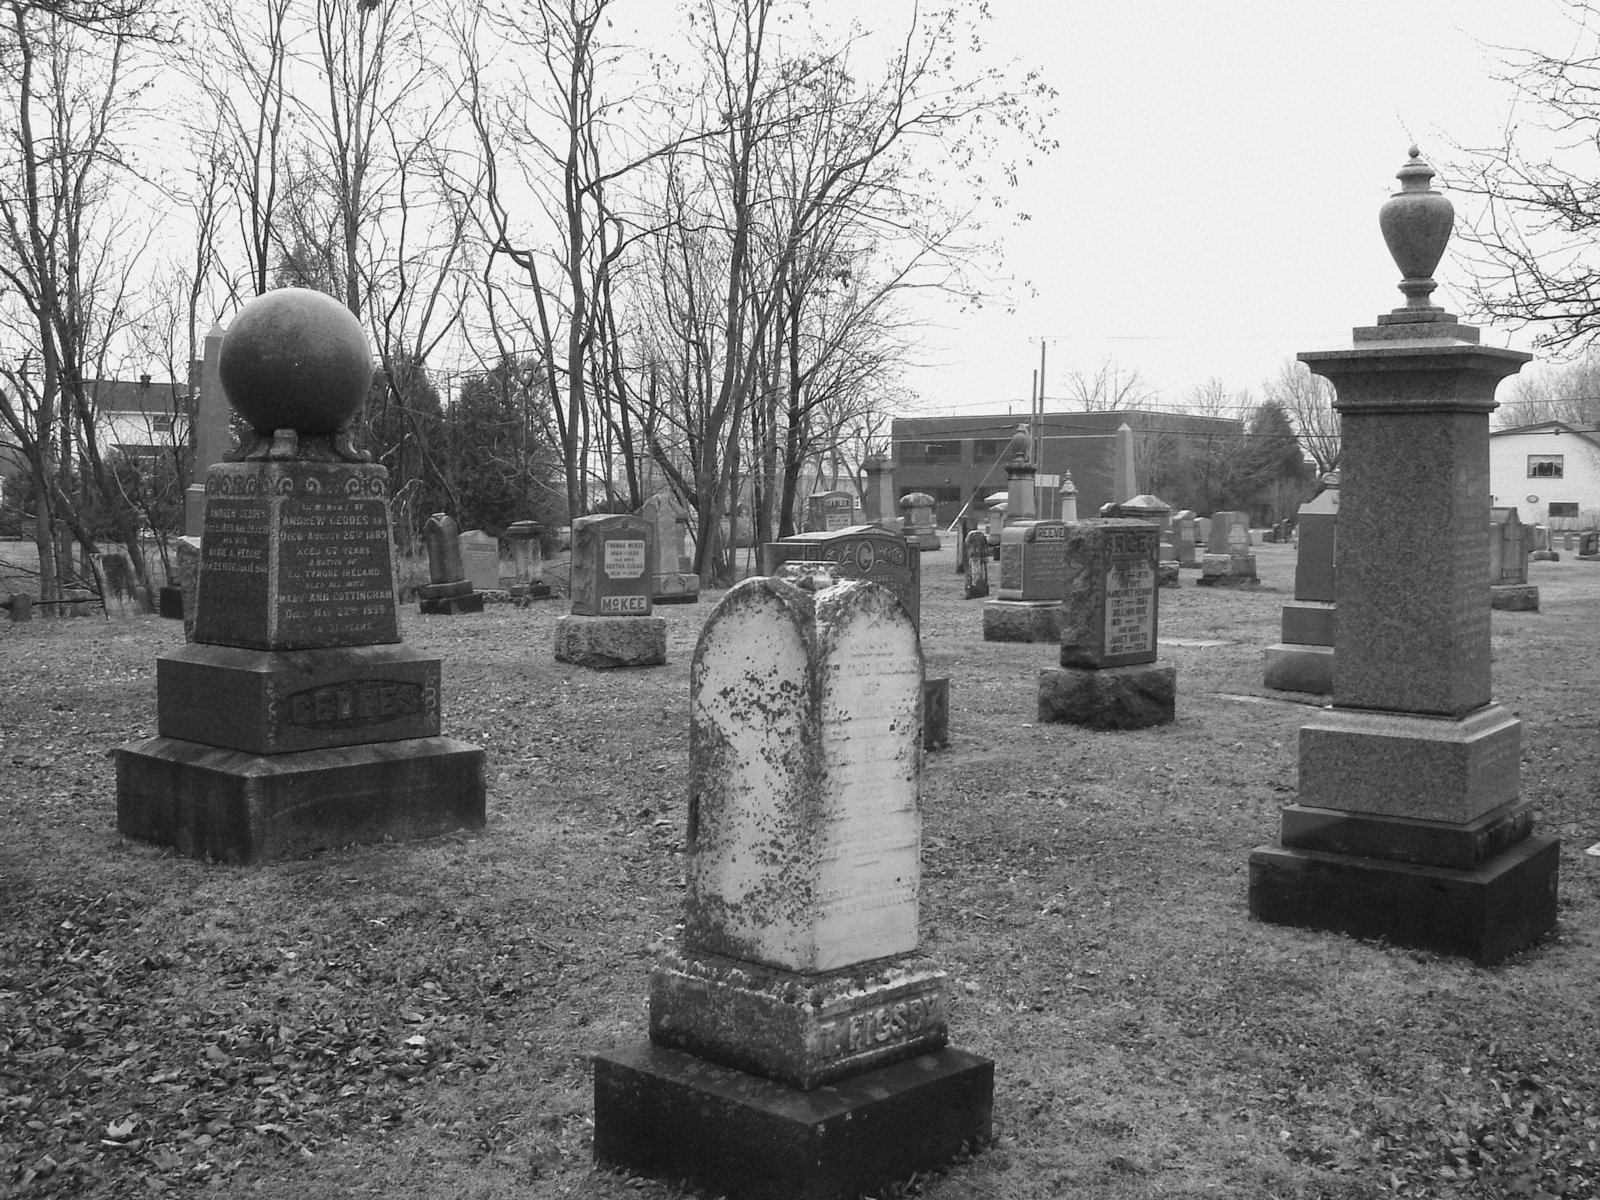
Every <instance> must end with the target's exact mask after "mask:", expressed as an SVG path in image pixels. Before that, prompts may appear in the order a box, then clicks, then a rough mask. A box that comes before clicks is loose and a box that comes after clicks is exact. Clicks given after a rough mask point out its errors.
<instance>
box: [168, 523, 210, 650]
mask: <svg viewBox="0 0 1600 1200" xmlns="http://www.w3.org/2000/svg"><path fill="white" fill-rule="evenodd" d="M202 519H203V518H202ZM173 563H174V565H175V566H176V568H177V573H178V587H179V588H180V589H181V590H182V592H183V639H184V641H186V642H192V641H194V619H195V615H196V613H198V612H199V606H200V539H199V538H197V537H187V536H185V537H181V538H177V539H175V541H174V543H173Z"/></svg>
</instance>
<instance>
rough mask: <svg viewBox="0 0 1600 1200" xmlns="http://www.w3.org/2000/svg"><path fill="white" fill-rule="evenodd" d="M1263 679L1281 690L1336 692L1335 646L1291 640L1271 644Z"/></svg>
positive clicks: (1330, 693) (1319, 693)
mask: <svg viewBox="0 0 1600 1200" xmlns="http://www.w3.org/2000/svg"><path fill="white" fill-rule="evenodd" d="M1265 658H1266V663H1265V670H1264V672H1263V676H1264V678H1263V682H1264V683H1265V684H1266V685H1267V686H1268V687H1269V688H1277V689H1278V690H1279V691H1280V692H1306V693H1309V694H1310V695H1313V696H1328V695H1332V694H1333V647H1332V646H1295V645H1290V644H1289V643H1287V642H1279V643H1278V644H1277V645H1274V646H1268V647H1267V649H1266V655H1265Z"/></svg>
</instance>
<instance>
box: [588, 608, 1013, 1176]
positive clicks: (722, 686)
mask: <svg viewBox="0 0 1600 1200" xmlns="http://www.w3.org/2000/svg"><path fill="white" fill-rule="evenodd" d="M921 685H922V654H921V650H920V647H919V644H918V637H917V632H916V628H915V627H914V625H913V624H912V622H911V621H910V619H909V615H908V614H907V612H906V611H905V608H904V607H903V606H902V605H901V604H899V603H898V602H896V600H895V599H894V598H893V597H892V596H891V595H890V594H889V593H888V592H887V591H886V590H884V589H882V588H880V587H877V586H875V585H873V584H870V583H867V582H865V581H861V580H846V581H838V582H833V583H831V585H830V586H826V587H824V588H822V590H819V591H817V592H815V593H812V592H808V591H805V590H802V589H800V588H797V587H795V586H793V585H791V584H789V583H787V582H784V581H783V580H780V579H774V578H757V579H749V580H746V581H744V582H743V583H740V584H737V585H736V586H735V587H733V588H732V589H730V590H729V592H728V593H727V595H726V596H724V597H723V599H722V601H721V602H720V603H719V604H718V605H717V607H716V609H715V610H714V611H713V613H712V614H711V617H710V619H709V620H708V621H707V622H706V625H705V629H704V630H703V631H702V633H701V636H700V640H699V644H698V646H697V647H696V649H695V655H694V662H693V666H692V667H691V671H690V717H689V731H690V732H689V739H690V750H689V775H690V780H689V788H690V795H689V813H690V815H689V827H688V837H687V854H688V863H687V869H686V872H685V875H686V883H687V887H686V896H685V900H684V922H683V927H682V933H681V934H680V940H679V943H678V944H677V945H676V946H675V947H673V948H671V949H669V950H667V951H665V952H664V953H663V954H662V955H661V957H660V959H659V961H658V964H657V966H656V968H655V969H654V971H653V972H652V974H651V980H650V1043H649V1044H648V1045H645V1046H640V1047H638V1048H634V1049H630V1050H625V1051H622V1052H618V1053H613V1054H600V1055H597V1056H596V1058H595V1060H594V1067H595V1070H594V1087H595V1102H594V1153H595V1158H596V1160H597V1161H599V1162H602V1163H607V1164H612V1165H617V1166H623V1167H627V1168H630V1169H632V1170H635V1171H640V1172H643V1173H647V1174H652V1175H666V1176H670V1177H673V1178H679V1179H688V1180H690V1181H692V1182H693V1183H694V1184H695V1185H696V1186H697V1187H698V1188H701V1189H704V1190H706V1191H707V1192H714V1193H718V1194H724V1193H725V1194H729V1195H734V1196H754V1195H761V1196H797V1197H799V1196H804V1197H853V1196H856V1195H858V1194H859V1193H861V1192H863V1191H869V1192H874V1193H875V1192H877V1191H878V1190H880V1189H881V1188H883V1187H884V1186H887V1185H888V1184H891V1183H893V1182H895V1181H898V1180H901V1179H904V1178H907V1177H908V1176H909V1175H910V1174H911V1173H913V1172H915V1171H917V1170H922V1169H926V1168H928V1167H932V1166H936V1165H938V1164H940V1163H943V1162H946V1161H948V1160H950V1159H951V1158H953V1157H954V1156H955V1155H956V1154H958V1153H959V1152H960V1151H961V1150H962V1148H963V1146H964V1145H965V1146H967V1147H969V1148H970V1147H974V1146H979V1145H981V1144H982V1143H983V1140H984V1138H986V1137H987V1135H988V1132H989V1128H990V1113H991V1109H992V1102H993V1064H992V1063H991V1062H989V1061H988V1060H986V1059H981V1058H978V1057H976V1056H973V1055H971V1054H967V1053H965V1052H963V1051H960V1050H955V1049H952V1048H950V1047H949V1046H948V1045H947V1041H948V1026H947V1017H946V1013H947V1006H946V1000H945V983H946V980H945V976H944V973H943V972H941V971H939V970H937V969H936V968H935V966H934V965H933V964H932V963H931V962H929V961H928V960H927V959H926V958H924V957H922V956H919V955H918V954H917V937H918V929H917V921H918V893H919V890H920V875H921V868H920V845H919V844H920V839H921V797H920V783H921V753H920V748H919V746H918V744H917V738H916V732H915V731H916V726H917V722H916V715H917V710H918V706H919V704H920V703H921V697H922V686H921Z"/></svg>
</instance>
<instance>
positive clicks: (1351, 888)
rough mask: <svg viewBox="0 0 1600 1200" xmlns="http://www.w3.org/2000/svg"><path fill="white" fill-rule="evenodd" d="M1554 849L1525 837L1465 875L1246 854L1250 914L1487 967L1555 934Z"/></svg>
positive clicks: (1323, 856) (1412, 866)
mask: <svg viewBox="0 0 1600 1200" xmlns="http://www.w3.org/2000/svg"><path fill="white" fill-rule="evenodd" d="M1560 847H1561V844H1560V842H1559V841H1558V840H1557V839H1556V838H1553V837H1546V836H1533V837H1528V838H1525V839H1523V840H1522V841H1521V842H1519V843H1518V844H1517V845H1515V846H1513V847H1512V848H1511V849H1509V850H1506V851H1504V852H1502V853H1501V854H1499V855H1496V856H1495V857H1494V858H1491V859H1489V860H1488V861H1487V862H1484V863H1483V864H1481V865H1480V866H1478V867H1476V868H1474V869H1473V870H1470V871H1466V870H1455V869H1452V868H1449V867H1435V866H1425V865H1421V864H1417V863H1405V862H1393V861H1389V860H1386V859H1379V858H1367V857H1363V856H1359V855H1350V854H1336V853H1330V852H1328V851H1322V850H1297V849H1292V848H1288V847H1283V846H1260V847H1257V848H1256V849H1255V850H1253V851H1252V852H1251V854H1250V915H1251V916H1253V917H1255V918H1257V919H1258V920H1261V921H1267V922H1269V923H1271V924H1274V925H1294V926H1298V927H1300V928H1305V929H1327V930H1332V931H1335V932H1338V933H1343V934H1348V935H1350V936H1352V937H1364V938H1384V939H1387V940H1388V941H1390V942H1392V943H1394V944H1395V945H1397V946H1408V947H1412V948H1414V949H1420V950H1432V951H1434V952H1435V953H1438V954H1451V955H1462V956H1465V957H1467V958H1471V959H1472V960H1473V961H1474V962H1476V963H1478V964H1479V965H1481V966H1488V965H1491V964H1493V963H1496V962H1499V961H1500V960H1501V959H1503V958H1505V957H1507V956H1508V955H1511V954H1514V953H1516V952H1517V951H1518V950H1521V949H1523V948H1524V947H1526V946H1528V945H1530V944H1531V943H1532V942H1534V941H1535V940H1536V939H1537V938H1539V937H1540V936H1541V935H1542V934H1544V933H1547V932H1548V931H1549V930H1550V929H1552V928H1554V926H1555V923H1556V876H1557V871H1558V870H1559V867H1560Z"/></svg>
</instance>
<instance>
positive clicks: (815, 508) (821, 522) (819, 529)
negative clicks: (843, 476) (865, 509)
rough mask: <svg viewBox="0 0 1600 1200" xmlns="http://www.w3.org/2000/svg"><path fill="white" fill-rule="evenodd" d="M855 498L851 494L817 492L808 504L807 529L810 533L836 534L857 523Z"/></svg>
mask: <svg viewBox="0 0 1600 1200" xmlns="http://www.w3.org/2000/svg"><path fill="white" fill-rule="evenodd" d="M855 503H856V501H855V497H854V496H852V495H851V494H850V493H849V492H815V493H813V494H812V496H811V498H810V499H809V500H808V501H807V502H806V529H807V532H810V533H835V532H837V531H838V530H841V529H848V528H850V526H851V525H853V524H854V523H855V522H854V521H853V520H852V517H854V515H855Z"/></svg>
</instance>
